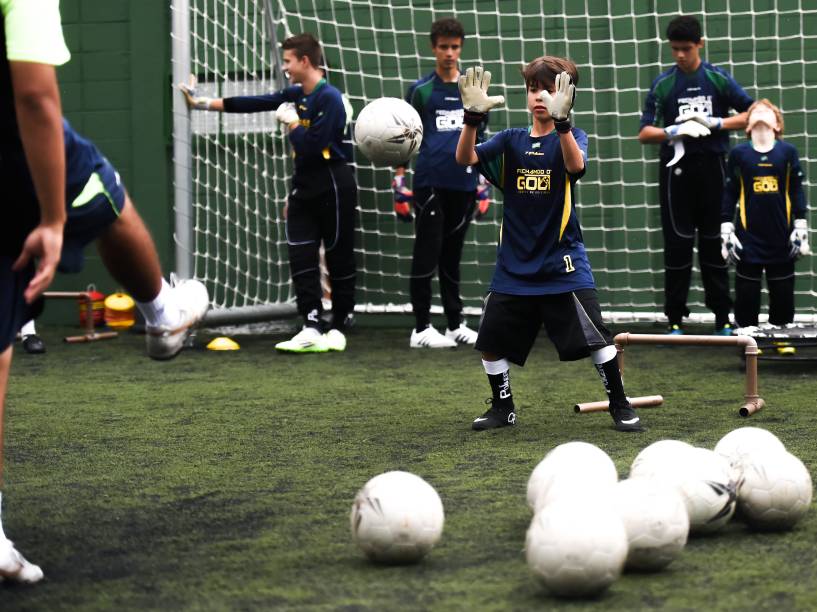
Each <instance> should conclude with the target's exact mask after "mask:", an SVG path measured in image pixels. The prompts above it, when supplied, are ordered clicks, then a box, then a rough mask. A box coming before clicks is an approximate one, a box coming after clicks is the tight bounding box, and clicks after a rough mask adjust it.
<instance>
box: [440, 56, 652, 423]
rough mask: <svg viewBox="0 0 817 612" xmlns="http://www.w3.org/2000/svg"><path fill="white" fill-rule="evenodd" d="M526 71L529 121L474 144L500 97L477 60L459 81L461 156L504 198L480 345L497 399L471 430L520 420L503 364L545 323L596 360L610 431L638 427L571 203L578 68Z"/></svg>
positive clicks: (571, 349)
mask: <svg viewBox="0 0 817 612" xmlns="http://www.w3.org/2000/svg"><path fill="white" fill-rule="evenodd" d="M522 74H523V77H524V79H525V85H526V89H527V102H528V110H529V111H530V112H531V113H532V115H533V125H532V126H531V127H529V128H511V129H507V130H503V131H501V132H499V133H498V134H496V135H495V136H494V137H493V138H491V139H490V140H489V141H487V142H485V143H482V144H480V145H476V126H477V125H479V124H480V122H482V121H484V120H485V114H486V113H487V112H488V111H489V110H490V109H491V108H493V107H495V106H497V105H499V104H502V103H503V102H504V99H503V98H502V97H501V96H493V97H491V96H488V95H487V90H488V85H489V83H490V76H491V75H490V73H489V72H483V71H482V68H481V67H478V68H476V69H474V68H469V69H468V71H467V72H466V74H465V76H464V77H461V78H460V91H461V93H462V101H463V106H465V127H464V128H463V131H462V134H461V135H460V140H459V143H458V145H457V154H456V155H457V161H458V162H459V163H460V164H467V165H470V166H478V167H479V168H480V170H481V171H482V173H483V174H484V175H485V176H486V177H487V179H488V180H489V181H490V182H491V183H492V184H493V185H495V186H496V187H497V188H498V189H500V190H502V192H503V193H504V195H505V205H504V210H503V216H502V232H501V234H500V241H499V247H498V249H497V260H496V269H495V271H494V277H493V280H492V281H491V287H490V290H489V293H488V296H487V297H486V298H485V306H484V309H483V313H482V320H481V321H480V326H479V336H478V338H477V342H476V348H477V350H479V351H481V352H482V364H483V367H484V368H485V373H486V374H487V376H488V381H489V383H490V385H491V390H492V394H493V397H492V399H491V407H490V409H488V411H487V412H485V414H483V415H482V416H480V417H478V418H476V419H475V420H474V422H473V424H472V428H473V429H475V430H484V429H490V428H494V427H503V426H507V425H514V424H515V423H516V412H515V410H514V403H513V396H512V393H511V384H510V375H509V369H510V365H509V362H510V363H515V364H517V365H520V366H523V365H524V364H525V361H526V359H527V357H528V354H529V352H530V349H531V348H532V346H533V343H534V341H535V339H536V336H537V334H538V333H539V329H540V327H542V326H543V325H544V328H545V331H546V333H547V335H548V337H549V338H550V339H551V341H552V342H553V344H554V345H556V349H557V350H558V352H559V358H560V359H561V360H562V361H573V360H576V359H581V358H583V357H588V356H589V357H591V358H592V360H593V363H594V364H595V366H596V369H597V370H598V373H599V375H600V376H601V379H602V382H603V383H604V387H605V390H606V391H607V395H608V397H609V400H610V407H609V410H610V414H611V415H612V417H613V423H614V426H615V428H616V429H617V430H619V431H643V429H644V428H643V427H642V425H641V422H640V419H639V417H638V415H637V414H636V413H635V410H633V408H632V406H630V403H629V401H628V400H627V397H626V396H625V394H624V386H623V384H622V381H621V373H620V372H619V369H618V361H617V356H616V355H617V352H616V348H615V346H614V345H613V343H612V339H611V336H610V332H609V331H608V330H607V328H606V327H605V326H604V323H603V322H602V318H601V308H600V306H599V302H598V298H597V294H596V289H595V283H594V280H593V273H592V271H591V269H590V262H589V261H588V259H587V254H586V252H585V248H584V244H583V243H582V232H581V227H580V225H579V219H578V217H577V216H576V211H575V205H574V201H573V186H574V185H575V183H576V182H577V181H578V180H579V179H580V178H581V177H582V176H583V175H584V173H585V169H586V163H587V134H586V133H585V132H583V131H582V130H580V129H578V128H575V127H572V126H571V122H570V110H571V109H572V108H573V102H574V99H575V94H576V89H575V84H576V83H578V81H579V75H578V70H577V69H576V65H575V64H574V63H573V62H571V61H570V60H567V59H564V58H560V57H553V56H545V57H540V58H537V59H535V60H533V61H532V62H530V63H529V64H528V65H527V66H526V67H525V68H524V70H523V72H522Z"/></svg>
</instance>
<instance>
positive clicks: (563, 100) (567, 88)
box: [539, 72, 576, 134]
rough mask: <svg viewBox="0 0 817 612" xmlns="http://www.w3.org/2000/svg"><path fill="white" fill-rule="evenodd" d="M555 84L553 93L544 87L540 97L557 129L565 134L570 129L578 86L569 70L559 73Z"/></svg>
mask: <svg viewBox="0 0 817 612" xmlns="http://www.w3.org/2000/svg"><path fill="white" fill-rule="evenodd" d="M554 85H555V90H554V92H553V95H551V94H550V92H549V91H547V90H546V89H543V90H542V92H541V93H540V94H539V99H540V100H541V101H542V103H543V104H544V105H545V107H547V109H548V113H550V116H551V117H552V118H553V122H554V123H555V127H556V131H557V132H559V133H560V134H564V133H565V132H569V131H570V119H569V117H570V109H572V108H573V103H574V102H575V101H576V86H575V85H574V84H573V83H572V82H571V80H570V75H569V74H568V73H567V72H560V73H559V74H557V75H556V82H555V84H554Z"/></svg>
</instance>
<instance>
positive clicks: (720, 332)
mask: <svg viewBox="0 0 817 612" xmlns="http://www.w3.org/2000/svg"><path fill="white" fill-rule="evenodd" d="M733 329H734V328H733V327H732V326H731V325H730V324H729V323H727V324H726V325H724V326H723V327H716V328H715V335H716V336H731V335H732V331H733Z"/></svg>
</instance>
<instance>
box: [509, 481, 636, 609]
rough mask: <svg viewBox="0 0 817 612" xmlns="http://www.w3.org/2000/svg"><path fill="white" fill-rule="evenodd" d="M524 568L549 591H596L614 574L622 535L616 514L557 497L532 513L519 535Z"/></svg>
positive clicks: (621, 555) (623, 548) (620, 561)
mask: <svg viewBox="0 0 817 612" xmlns="http://www.w3.org/2000/svg"><path fill="white" fill-rule="evenodd" d="M525 557H526V559H527V562H528V566H529V567H530V568H531V570H532V571H533V572H534V573H535V574H536V575H537V577H538V578H539V579H540V580H541V581H542V582H543V583H544V585H545V587H546V588H547V589H548V590H549V591H551V592H552V593H554V594H555V595H559V596H563V597H586V596H592V595H596V594H598V593H600V592H601V591H603V590H605V589H606V588H607V587H609V586H610V585H611V584H612V583H613V582H614V581H615V580H616V579H617V578H618V577H619V576H620V575H621V570H622V569H623V567H624V560H625V559H626V558H627V533H626V531H625V530H624V525H623V523H622V521H621V519H620V518H619V516H618V514H617V513H616V512H607V511H605V509H604V508H603V507H599V506H598V505H595V504H590V503H587V499H582V498H581V497H563V498H561V499H558V500H556V501H554V502H553V503H552V504H549V505H548V506H546V507H545V508H544V509H542V510H541V511H539V512H537V513H536V516H534V517H533V521H532V522H531V525H530V528H529V529H528V533H527V536H526V539H525Z"/></svg>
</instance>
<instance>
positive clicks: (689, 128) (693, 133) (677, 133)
mask: <svg viewBox="0 0 817 612" xmlns="http://www.w3.org/2000/svg"><path fill="white" fill-rule="evenodd" d="M664 133H665V134H666V135H667V138H669V139H670V140H675V139H677V138H681V137H683V136H689V137H690V138H700V137H701V136H709V135H710V134H711V133H712V132H711V131H710V130H709V128H708V127H706V126H705V125H702V124H700V123H698V122H697V121H694V120H692V119H689V120H687V121H684V122H683V123H681V124H679V125H670V126H668V127H665V128H664Z"/></svg>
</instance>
